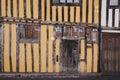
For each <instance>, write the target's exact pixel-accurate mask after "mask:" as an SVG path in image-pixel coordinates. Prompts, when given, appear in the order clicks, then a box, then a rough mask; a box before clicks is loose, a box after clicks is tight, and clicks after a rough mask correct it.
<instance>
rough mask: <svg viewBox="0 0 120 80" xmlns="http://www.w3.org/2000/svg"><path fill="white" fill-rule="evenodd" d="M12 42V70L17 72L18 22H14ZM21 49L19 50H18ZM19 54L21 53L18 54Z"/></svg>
mask: <svg viewBox="0 0 120 80" xmlns="http://www.w3.org/2000/svg"><path fill="white" fill-rule="evenodd" d="M11 27H12V33H11V35H12V38H11V39H12V40H11V41H12V43H11V48H12V50H11V57H12V72H16V24H12V26H11ZM18 51H19V50H18ZM17 55H19V54H17Z"/></svg>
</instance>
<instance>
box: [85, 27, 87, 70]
mask: <svg viewBox="0 0 120 80" xmlns="http://www.w3.org/2000/svg"><path fill="white" fill-rule="evenodd" d="M86 31H87V28H85V57H84V58H85V68H84V69H85V72H87V32H86Z"/></svg>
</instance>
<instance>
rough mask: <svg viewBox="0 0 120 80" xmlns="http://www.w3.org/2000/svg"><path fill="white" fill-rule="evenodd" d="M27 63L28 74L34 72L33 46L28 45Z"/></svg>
mask: <svg viewBox="0 0 120 80" xmlns="http://www.w3.org/2000/svg"><path fill="white" fill-rule="evenodd" d="M26 62H27V66H26V67H27V72H32V55H31V44H30V43H27V44H26Z"/></svg>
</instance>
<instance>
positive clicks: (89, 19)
mask: <svg viewBox="0 0 120 80" xmlns="http://www.w3.org/2000/svg"><path fill="white" fill-rule="evenodd" d="M92 1H93V0H88V23H92Z"/></svg>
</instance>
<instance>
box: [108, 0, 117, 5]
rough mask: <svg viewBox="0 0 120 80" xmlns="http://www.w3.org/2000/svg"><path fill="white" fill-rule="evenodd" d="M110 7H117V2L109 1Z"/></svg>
mask: <svg viewBox="0 0 120 80" xmlns="http://www.w3.org/2000/svg"><path fill="white" fill-rule="evenodd" d="M110 6H118V0H110Z"/></svg>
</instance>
